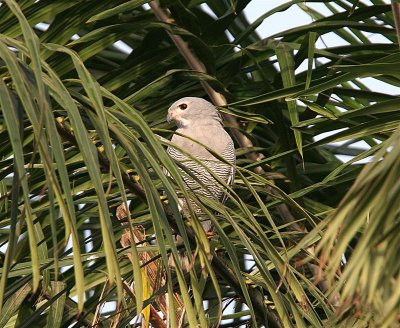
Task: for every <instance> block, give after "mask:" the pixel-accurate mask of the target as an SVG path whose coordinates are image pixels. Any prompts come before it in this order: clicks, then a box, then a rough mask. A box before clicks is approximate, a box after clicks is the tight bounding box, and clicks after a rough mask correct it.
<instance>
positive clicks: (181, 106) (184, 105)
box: [178, 104, 187, 110]
mask: <svg viewBox="0 0 400 328" xmlns="http://www.w3.org/2000/svg"><path fill="white" fill-rule="evenodd" d="M178 107H179V109H182V110H185V109H186V108H187V105H186V104H180V105H179V106H178Z"/></svg>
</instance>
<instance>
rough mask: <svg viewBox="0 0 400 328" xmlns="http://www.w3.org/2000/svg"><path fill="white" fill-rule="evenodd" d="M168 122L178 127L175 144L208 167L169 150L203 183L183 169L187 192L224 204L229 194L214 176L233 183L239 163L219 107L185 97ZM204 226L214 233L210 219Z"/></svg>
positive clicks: (171, 110) (172, 148)
mask: <svg viewBox="0 0 400 328" xmlns="http://www.w3.org/2000/svg"><path fill="white" fill-rule="evenodd" d="M167 119H168V121H171V120H174V121H175V123H176V124H177V125H178V129H177V130H176V132H177V133H178V134H174V135H173V137H172V139H171V142H172V143H173V144H174V145H176V146H177V147H178V148H179V149H182V150H183V152H187V153H188V154H190V155H191V156H193V157H194V158H196V159H198V160H199V161H200V162H201V163H203V164H204V165H200V164H199V163H197V162H196V161H194V160H192V159H190V157H188V156H186V155H185V154H184V153H183V152H180V151H179V150H178V149H175V148H174V147H172V146H171V147H168V149H167V152H168V154H169V155H170V156H171V157H172V158H173V159H175V160H177V161H178V162H180V163H181V164H182V165H184V167H185V168H186V169H187V170H189V171H190V172H191V173H192V175H193V176H195V177H196V179H198V181H199V182H200V183H199V182H198V181H196V179H194V178H192V177H191V176H190V174H188V173H186V172H185V171H184V170H183V169H181V173H182V178H183V181H184V182H185V184H186V186H187V189H188V190H191V191H194V192H195V193H198V194H202V195H204V196H207V197H210V198H213V199H215V200H218V201H220V202H224V201H225V200H226V195H227V194H226V190H225V189H226V188H224V187H223V185H221V183H219V182H217V180H216V179H215V178H214V177H213V174H214V175H216V176H218V177H219V178H220V179H221V180H222V181H225V182H226V183H227V184H231V183H232V182H233V179H234V174H235V170H234V166H232V165H234V164H235V162H236V155H235V148H234V143H233V141H232V138H231V137H230V136H229V134H228V133H227V132H226V131H225V130H224V128H223V125H222V119H221V116H220V115H219V113H218V111H217V109H216V108H215V106H214V105H213V104H211V103H210V102H208V101H206V100H204V99H201V98H196V97H185V98H182V99H179V100H178V101H176V102H175V103H173V104H172V105H171V107H170V108H169V109H168V117H167ZM187 137H188V138H187ZM191 139H193V140H191ZM196 141H198V142H199V143H201V144H203V145H205V146H206V147H208V148H209V149H212V150H213V151H214V152H215V153H216V154H218V155H219V156H221V157H223V158H224V159H225V160H226V161H227V162H228V163H230V164H231V165H229V164H226V163H224V162H222V161H221V160H219V159H218V158H216V157H215V156H214V155H213V154H212V153H211V152H210V151H209V150H207V148H205V147H203V146H202V145H200V144H199V143H197V142H196ZM209 171H211V172H212V173H213V174H211V173H210V172H209ZM192 205H193V207H194V210H195V211H196V212H197V213H200V212H201V210H200V208H199V207H198V206H196V205H194V203H192ZM202 225H203V228H204V230H205V231H206V232H208V231H211V229H212V227H211V224H210V221H209V220H206V221H204V222H202Z"/></svg>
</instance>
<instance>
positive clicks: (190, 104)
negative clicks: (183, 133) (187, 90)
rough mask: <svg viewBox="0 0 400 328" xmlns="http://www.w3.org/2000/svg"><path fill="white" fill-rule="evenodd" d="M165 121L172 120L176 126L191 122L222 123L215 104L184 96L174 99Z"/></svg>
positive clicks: (184, 125)
mask: <svg viewBox="0 0 400 328" xmlns="http://www.w3.org/2000/svg"><path fill="white" fill-rule="evenodd" d="M167 121H168V122H171V121H174V122H175V123H176V125H177V126H178V127H187V126H190V125H191V124H216V123H217V124H222V119H221V116H220V114H219V112H218V111H217V109H216V108H215V106H214V105H213V104H211V103H210V102H208V101H207V100H204V99H202V98H197V97H185V98H181V99H179V100H178V101H175V102H174V103H173V104H172V105H171V107H170V108H169V109H168V115H167Z"/></svg>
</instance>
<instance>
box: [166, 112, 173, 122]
mask: <svg viewBox="0 0 400 328" xmlns="http://www.w3.org/2000/svg"><path fill="white" fill-rule="evenodd" d="M172 120H173V118H172V116H171V115H170V113H168V115H167V122H168V123H171V121H172Z"/></svg>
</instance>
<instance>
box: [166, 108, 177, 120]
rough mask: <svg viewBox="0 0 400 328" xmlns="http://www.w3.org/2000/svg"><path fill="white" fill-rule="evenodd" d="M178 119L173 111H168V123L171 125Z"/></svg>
mask: <svg viewBox="0 0 400 328" xmlns="http://www.w3.org/2000/svg"><path fill="white" fill-rule="evenodd" d="M175 117H176V113H175V112H173V111H172V110H169V111H168V115H167V122H168V123H171V121H174V120H175Z"/></svg>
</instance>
